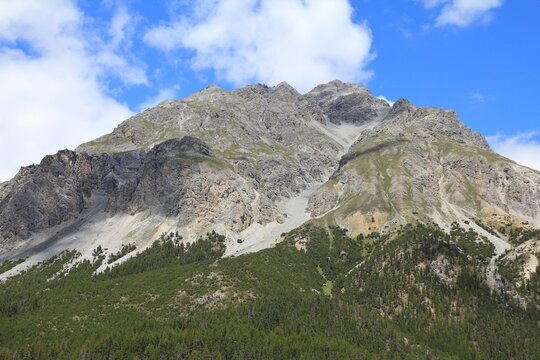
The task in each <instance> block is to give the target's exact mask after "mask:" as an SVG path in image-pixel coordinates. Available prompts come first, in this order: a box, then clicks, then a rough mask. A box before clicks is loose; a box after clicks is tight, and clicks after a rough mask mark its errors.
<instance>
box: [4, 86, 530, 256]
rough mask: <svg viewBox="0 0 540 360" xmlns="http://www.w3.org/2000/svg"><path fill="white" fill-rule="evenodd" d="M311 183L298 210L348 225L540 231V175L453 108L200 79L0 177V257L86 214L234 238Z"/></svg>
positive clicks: (334, 90) (334, 89) (360, 228)
mask: <svg viewBox="0 0 540 360" xmlns="http://www.w3.org/2000/svg"><path fill="white" fill-rule="evenodd" d="M332 174H333V175H332ZM330 175H331V176H330ZM329 177H330V179H329V180H328V178H329ZM314 183H324V184H323V185H322V186H321V187H320V188H319V189H318V190H317V191H315V192H314V193H313V194H312V195H311V197H310V200H309V205H308V209H309V210H310V211H311V212H312V214H313V215H314V216H318V217H319V216H320V217H321V219H322V221H325V222H327V223H336V224H338V225H340V226H344V227H347V228H349V229H351V230H352V231H353V233H355V232H358V233H359V232H363V233H366V232H369V231H375V230H377V231H379V230H381V229H382V228H384V227H386V228H388V229H391V228H392V227H394V228H395V227H396V226H398V225H399V224H404V223H406V222H411V221H417V220H422V221H431V220H435V221H437V222H439V223H441V224H444V223H451V222H452V221H454V220H455V219H456V218H459V217H463V218H471V219H472V218H480V219H483V220H485V221H486V222H490V221H495V219H496V218H500V217H501V216H503V217H504V216H510V217H511V218H512V219H514V220H513V221H515V222H516V223H521V222H528V223H530V224H533V225H536V226H539V225H540V214H539V213H540V175H539V173H538V172H536V171H533V170H530V169H527V168H524V167H521V166H518V165H516V164H515V163H513V162H511V161H509V160H508V159H505V158H503V157H501V156H498V155H496V154H494V153H493V152H491V151H490V150H489V147H488V145H487V142H486V141H485V139H484V138H483V137H482V136H481V135H480V134H478V133H473V132H472V131H471V130H470V129H469V128H467V127H466V126H465V125H464V124H463V123H461V122H460V121H459V119H458V118H457V116H456V114H455V113H454V112H451V111H445V110H441V109H436V108H419V107H416V106H414V105H413V104H411V103H410V102H408V101H407V100H405V99H400V100H398V101H397V102H396V103H395V104H394V105H393V107H390V106H389V105H388V104H387V103H386V102H385V101H382V100H380V99H377V98H375V97H374V96H372V95H371V93H370V92H369V91H368V90H367V89H366V88H365V87H362V86H359V85H355V84H345V83H342V82H340V81H333V82H331V83H328V84H324V85H320V86H317V87H316V88H315V89H313V90H312V91H311V92H309V93H307V94H305V95H301V94H299V93H298V92H297V91H296V90H295V89H293V88H292V87H291V86H289V85H288V84H286V83H282V84H280V85H278V86H275V87H268V86H265V85H252V86H247V87H244V88H241V89H238V90H235V91H233V92H228V91H225V90H223V89H220V88H218V87H215V86H210V87H208V88H206V89H204V90H203V91H201V92H199V93H196V94H194V95H192V96H190V97H188V98H186V99H183V100H171V101H166V102H163V103H161V104H159V105H158V106H156V107H155V108H152V109H148V110H146V111H145V112H143V113H141V114H139V115H136V116H134V117H132V118H131V119H129V120H127V121H125V122H123V123H122V124H120V125H119V126H118V127H117V128H116V129H115V130H114V131H113V132H112V133H111V134H108V135H105V136H103V137H101V138H99V139H96V140H94V141H92V142H89V143H86V144H83V145H81V146H80V147H79V148H78V149H76V151H68V150H64V151H60V152H59V153H57V154H55V155H51V156H47V157H45V158H44V159H43V161H42V162H41V163H40V164H39V165H33V166H30V167H27V168H23V169H21V171H20V172H19V173H18V174H17V176H16V177H15V178H14V179H12V180H11V181H9V182H7V183H4V184H0V242H1V248H2V249H1V251H3V252H6V251H8V250H10V249H12V248H13V247H14V246H19V245H20V244H24V243H25V242H29V241H33V240H34V239H35V238H37V237H39V236H38V235H40V234H42V233H43V232H44V231H46V230H49V229H52V230H51V231H57V229H58V231H60V234H64V232H66V233H67V232H71V233H73V231H77V229H76V227H73V229H74V230H69V231H68V230H66V229H64V230H62V226H63V224H66V223H69V222H70V221H73V220H74V219H79V220H80V221H81V222H83V223H84V222H86V223H92V222H94V221H98V220H96V214H100V216H101V217H102V216H103V215H104V214H105V215H107V216H108V218H109V219H111V217H114V216H119V215H122V216H136V215H137V214H142V213H144V214H150V215H148V216H151V215H152V214H153V215H156V214H158V215H159V216H160V218H159V219H161V217H162V218H163V219H167V221H165V220H163V221H165V222H163V225H162V226H161V225H160V226H158V227H157V228H156V229H152V231H149V233H152V234H154V233H158V232H160V231H172V230H176V229H180V230H181V231H184V233H185V234H187V235H186V236H189V238H190V239H194V238H196V237H197V236H198V234H199V233H201V232H204V231H207V230H211V229H219V230H220V231H222V232H225V233H227V235H228V236H229V237H230V238H231V239H232V241H234V242H236V239H235V237H236V236H238V234H239V233H241V232H242V231H243V230H245V229H247V228H249V227H250V226H251V225H253V224H261V225H265V224H268V223H271V222H274V221H276V222H279V223H282V222H283V221H284V220H285V218H284V215H283V213H284V210H283V209H280V208H279V204H280V202H282V201H284V200H286V199H288V198H291V197H294V196H297V195H298V194H299V193H300V192H301V191H303V190H304V189H305V188H306V187H307V186H308V185H310V184H314ZM90 210H91V211H90ZM101 217H100V219H101ZM159 219H158V220H159ZM154 220H155V221H154ZM154 220H153V222H148V223H151V224H152V226H155V223H156V221H158V220H156V219H154ZM99 221H102V220H99ZM159 221H161V220H159ZM145 224H146V223H145ZM171 224H172V225H171ZM140 226H150V225H142V224H141V225H140ZM368 228H369V230H368ZM70 229H71V228H70ZM62 231H63V232H62ZM140 234H147V232H140ZM72 235H73V234H72ZM130 236H131V235H130ZM140 236H143V235H140ZM144 236H146V235H144ZM56 237H60V235H56ZM124 240H125V241H126V242H132V241H134V242H137V241H142V240H143V239H142V238H141V239H137V238H128V237H126V239H122V241H124ZM146 240H148V239H146ZM80 241H84V239H81V240H80ZM247 245H249V244H247Z"/></svg>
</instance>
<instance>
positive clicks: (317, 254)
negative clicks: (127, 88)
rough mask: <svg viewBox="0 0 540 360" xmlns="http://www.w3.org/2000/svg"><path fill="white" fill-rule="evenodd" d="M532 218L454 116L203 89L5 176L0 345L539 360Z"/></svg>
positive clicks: (15, 350)
mask: <svg viewBox="0 0 540 360" xmlns="http://www.w3.org/2000/svg"><path fill="white" fill-rule="evenodd" d="M539 227H540V173H539V172H537V171H535V170H532V169H529V168H526V167H522V166H519V165H518V164H516V163H514V162H513V161H511V160H509V159H506V158H504V157H502V156H500V155H498V154H496V153H494V152H492V151H491V150H490V149H489V146H488V144H487V142H486V140H485V139H484V138H483V137H482V136H481V135H480V134H478V133H474V132H473V131H471V129H469V128H468V127H467V126H465V125H464V124H463V123H462V122H461V121H460V120H459V118H458V117H457V115H456V114H455V113H454V112H452V111H447V110H442V109H438V108H426V107H417V106H415V105H413V104H411V103H410V102H408V101H407V100H405V99H400V100H398V101H397V102H396V103H395V104H393V105H390V104H389V103H388V102H386V101H384V100H381V99H379V98H377V97H374V96H373V95H372V94H371V93H370V92H369V90H368V89H366V88H365V87H362V86H359V85H356V84H346V83H342V82H340V81H333V82H330V83H328V84H324V85H320V86H317V87H316V88H315V89H313V90H312V91H311V92H309V93H307V94H303V95H302V94H299V93H298V92H297V91H296V90H295V89H293V88H292V87H291V86H289V85H288V84H286V83H282V84H280V85H278V86H275V87H268V86H264V85H253V86H247V87H245V88H241V89H238V90H235V91H231V92H230V91H226V90H223V89H220V88H218V87H215V86H210V87H208V88H206V89H204V90H203V91H201V92H199V93H196V94H194V95H192V96H190V97H188V98H185V99H182V100H170V101H165V102H163V103H161V104H159V105H158V106H156V107H154V108H151V109H148V110H146V111H144V112H143V113H141V114H139V115H136V116H134V117H132V118H130V119H128V120H126V121H125V122H123V123H122V124H120V125H119V126H118V127H117V128H116V129H115V130H114V131H113V132H112V133H111V134H108V135H105V136H103V137H101V138H98V139H96V140H94V141H91V142H89V143H86V144H83V145H81V146H79V147H78V148H77V149H75V150H74V151H69V150H63V151H60V152H59V153H57V154H55V155H50V156H47V157H45V158H44V159H43V160H42V162H41V163H40V164H39V165H33V166H29V167H25V168H22V169H21V170H20V171H19V173H18V174H17V175H16V177H15V178H14V179H12V180H11V181H8V182H6V183H3V184H0V260H2V261H3V264H2V265H1V266H0V279H1V280H2V281H4V283H3V284H2V285H0V288H1V290H2V294H1V296H2V299H1V303H2V304H3V305H2V307H1V311H2V316H3V318H2V320H1V327H0V330H1V331H2V335H5V336H2V339H3V340H1V341H2V343H1V345H2V346H1V347H2V348H3V349H4V350H5V352H4V353H3V356H5V357H13V356H14V357H16V358H17V357H24V356H27V357H30V358H35V357H38V358H39V357H45V358H46V357H59V358H62V357H67V358H72V357H73V355H74V354H79V352H78V351H79V350H80V354H83V355H81V356H83V357H84V356H86V357H87V358H91V357H93V358H95V357H98V358H99V357H105V358H106V357H117V358H125V357H128V358H129V357H134V356H139V357H142V358H152V357H155V358H162V357H163V356H166V357H167V356H168V357H170V356H176V357H179V358H186V357H187V358H198V357H204V356H207V357H208V356H211V357H212V358H220V357H223V358H235V356H236V357H237V358H282V357H304V358H313V357H314V356H315V355H317V356H315V357H326V358H358V357H372V356H373V355H374V354H383V353H384V354H386V355H388V356H389V357H392V356H394V357H396V356H398V354H400V355H402V356H399V357H407V356H408V357H410V358H418V357H428V358H430V357H434V358H446V357H449V358H472V357H479V358H490V359H491V358H509V357H510V358H516V357H517V358H536V357H537V356H536V355H538V354H539V351H538V345H537V344H539V342H538V339H537V336H538V335H537V334H539V333H540V332H539V331H538V330H539V329H538V319H539V318H538V313H537V310H538V304H539V296H540V295H539V291H540V290H539V287H538V286H539V285H538V284H539V280H538V276H537V270H538V264H539V261H538V259H539V257H540V255H539V252H540V241H539V240H538V237H539V235H540V231H539V230H538V228H539ZM268 248H270V249H268ZM263 249H267V250H263ZM261 250H262V251H261ZM246 254H247V255H246ZM284 314H288V315H290V318H284V317H283V316H284ZM30 319H32V320H30ZM119 319H123V320H122V321H120V320H119ZM220 319H221V320H220ZM222 319H225V320H222ZM34 320H35V321H34ZM123 321H124V323H123ZM220 321H221V322H220ZM31 322H35V323H36V324H39V326H37V327H36V328H34V329H33V330H32V331H31V335H25V334H27V333H28V331H29V326H30V323H31ZM201 324H202V325H201ZM231 324H234V326H232V325H231ZM225 325H227V326H232V327H231V328H230V329H232V330H231V332H228V331H225V330H224V329H225V327H224V326H225ZM51 327H54V330H53V331H52V332H51V331H47V330H45V328H47V329H48V328H51ZM105 328H107V329H108V330H107V331H105V330H104V329H105ZM123 328H125V329H129V334H130V335H125V336H124V335H122V336H121V335H119V333H120V330H119V329H123ZM224 332H225V333H226V334H224ZM73 333H75V334H79V335H69V334H73ZM44 334H45V335H46V338H47V340H46V342H45V343H44V345H43V346H39V344H37V345H36V346H34V345H28V344H29V342H28V341H27V340H28V339H30V340H31V339H37V337H39V336H44ZM435 334H439V335H435ZM385 339H387V340H385ZM263 340H264V341H263ZM261 341H262V342H261ZM445 341H447V343H445ZM139 342H140V343H139ZM30 343H32V341H31V342H30ZM494 343H496V345H493V344H494ZM70 344H77V347H78V348H77V349H76V351H75V350H74V347H70ZM115 344H116V345H115ZM137 344H141V345H140V346H138V345H137ZM175 344H176V345H175ZM240 344H244V345H245V346H244V347H241V346H240ZM301 344H305V346H301ZM489 344H491V347H490V346H489ZM257 349H260V351H259V352H257V351H258V350H257ZM49 350H50V351H49ZM17 354H18V355H17ZM231 354H232V355H231ZM314 354H315V355H314Z"/></svg>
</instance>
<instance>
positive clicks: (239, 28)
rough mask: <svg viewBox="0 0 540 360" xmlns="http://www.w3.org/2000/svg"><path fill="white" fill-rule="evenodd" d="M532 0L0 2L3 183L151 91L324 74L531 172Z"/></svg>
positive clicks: (536, 121) (160, 93)
mask: <svg viewBox="0 0 540 360" xmlns="http://www.w3.org/2000/svg"><path fill="white" fill-rule="evenodd" d="M539 13H540V1H538V0H519V1H517V0H199V1H188V0H155V1H145V0H78V1H77V0H1V1H0V181H5V180H8V179H10V178H12V177H13V176H14V175H15V174H16V172H17V171H18V170H19V168H20V167H21V166H26V165H29V164H32V163H39V161H40V160H41V158H42V157H43V156H45V155H46V154H52V153H55V152H56V151H58V150H60V149H64V148H68V149H73V148H75V147H76V146H77V145H79V144H80V143H82V142H85V141H89V140H92V139H94V138H96V137H98V136H100V135H104V134H106V133H108V132H110V131H112V130H113V129H114V127H115V126H117V125H118V124H119V123H120V122H122V121H123V120H125V119H127V118H129V117H130V116H132V115H134V114H136V113H138V112H140V111H142V110H144V109H146V108H148V107H151V106H153V105H156V104H157V103H159V102H160V101H162V100H165V99H172V98H183V97H186V96H188V95H190V94H192V93H193V92H196V91H199V90H200V89H203V88H205V87H206V86H207V85H208V84H210V83H211V84H216V85H219V86H221V87H223V88H225V89H234V88H237V87H239V86H243V85H246V84H251V83H265V84H268V85H275V84H278V83H279V82H281V81H287V82H288V83H290V84H291V85H293V86H294V87H295V88H296V89H298V90H299V91H300V92H302V93H305V92H307V91H309V90H310V89H311V88H313V87H314V86H315V85H317V84H320V83H325V82H328V81H331V80H334V79H340V80H343V81H348V82H356V83H361V84H364V85H366V86H367V87H369V88H370V89H371V91H372V92H373V93H374V95H377V96H383V97H385V98H386V99H388V100H390V101H395V100H397V99H398V98H400V97H405V98H407V99H409V100H410V101H411V102H413V103H415V104H417V105H420V106H438V107H442V108H446V109H454V110H456V111H457V113H458V114H459V116H460V118H461V119H462V121H463V122H465V123H466V124H467V125H468V126H470V127H471V128H472V129H473V130H475V131H480V132H481V133H482V134H483V135H484V136H486V137H487V139H488V141H489V142H490V145H491V147H492V148H493V149H494V150H495V151H497V152H499V153H501V154H503V155H505V156H507V157H509V158H511V159H513V160H515V161H517V162H518V163H520V164H523V165H526V166H529V167H532V168H536V169H539V170H540V106H538V99H537V97H538V96H539V95H540V91H539V90H540V69H539V65H540V40H539V39H540V27H539V26H538V22H537V17H538V14H539Z"/></svg>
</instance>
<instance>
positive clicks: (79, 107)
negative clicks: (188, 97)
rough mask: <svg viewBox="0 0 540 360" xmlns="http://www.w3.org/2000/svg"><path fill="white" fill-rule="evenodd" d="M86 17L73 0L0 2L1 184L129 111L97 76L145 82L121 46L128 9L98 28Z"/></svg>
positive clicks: (105, 128)
mask: <svg viewBox="0 0 540 360" xmlns="http://www.w3.org/2000/svg"><path fill="white" fill-rule="evenodd" d="M86 20H87V19H86V17H85V16H84V14H82V13H81V12H80V10H79V9H78V8H77V6H76V4H75V2H74V1H71V0H50V1H42V0H27V1H19V0H6V1H0V79H2V82H1V83H0V181H2V180H7V179H9V178H10V177H12V176H13V175H14V174H15V172H16V171H17V170H18V168H19V167H20V166H21V165H22V164H25V165H28V164H30V163H33V162H37V161H39V160H40V159H41V158H42V157H43V156H44V155H45V154H47V153H53V152H56V151H57V150H58V149H60V148H73V147H75V146H77V145H78V144H79V143H81V142H83V141H88V140H91V139H92V138H95V137H97V136H99V135H102V134H103V133H105V132H108V131H110V130H112V128H113V127H114V125H115V124H117V123H118V121H119V120H121V119H125V118H127V117H128V116H130V115H131V111H130V109H129V108H128V107H127V106H126V105H125V104H123V103H120V102H118V101H117V100H115V99H114V98H113V97H111V96H110V95H109V94H108V91H107V88H106V86H105V85H104V84H103V82H102V81H101V79H102V78H110V77H116V78H118V79H119V80H120V81H122V82H123V83H124V84H146V83H147V80H146V74H145V71H144V70H143V69H141V68H140V67H138V66H135V65H133V64H132V62H131V61H130V60H129V59H127V58H126V53H127V52H128V51H126V49H124V48H122V45H123V44H124V43H125V40H126V38H125V34H126V33H125V31H126V26H127V24H128V23H129V14H128V13H127V12H126V11H125V10H119V11H118V12H117V14H116V16H115V17H114V20H113V21H112V22H111V24H110V26H109V28H108V29H106V30H104V31H102V32H97V31H90V30H88V29H86V28H85V22H86ZM120 50H121V51H120ZM14 154H16V156H14Z"/></svg>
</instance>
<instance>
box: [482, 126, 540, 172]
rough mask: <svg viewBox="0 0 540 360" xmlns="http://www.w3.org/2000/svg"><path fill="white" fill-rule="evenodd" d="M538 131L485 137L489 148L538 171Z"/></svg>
mask: <svg viewBox="0 0 540 360" xmlns="http://www.w3.org/2000/svg"><path fill="white" fill-rule="evenodd" d="M538 135H539V133H538V132H531V133H522V134H517V135H513V136H506V135H501V134H497V135H494V136H489V137H488V138H487V140H488V142H489V144H490V146H491V148H492V149H493V150H494V151H495V152H497V153H499V154H501V155H504V156H506V157H507V158H509V159H512V160H514V161H516V162H517V163H518V164H520V165H525V166H528V167H530V168H533V169H536V170H539V171H540V140H539V139H538Z"/></svg>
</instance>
